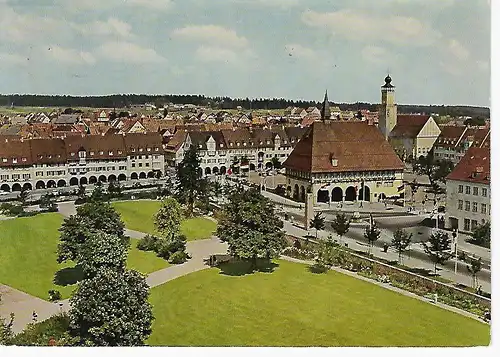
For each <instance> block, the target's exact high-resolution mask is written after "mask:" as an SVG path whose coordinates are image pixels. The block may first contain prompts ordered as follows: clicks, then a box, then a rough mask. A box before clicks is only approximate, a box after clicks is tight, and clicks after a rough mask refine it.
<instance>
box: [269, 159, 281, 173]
mask: <svg viewBox="0 0 500 357" xmlns="http://www.w3.org/2000/svg"><path fill="white" fill-rule="evenodd" d="M271 164H273V168H275V169H276V170H279V169H280V168H281V162H280V159H278V158H277V157H276V156H275V157H273V158H272V159H271Z"/></svg>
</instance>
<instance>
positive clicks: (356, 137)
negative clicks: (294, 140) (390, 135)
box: [283, 121, 404, 173]
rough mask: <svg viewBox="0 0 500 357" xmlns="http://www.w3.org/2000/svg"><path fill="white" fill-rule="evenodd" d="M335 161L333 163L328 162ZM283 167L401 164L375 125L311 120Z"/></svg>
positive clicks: (306, 169)
mask: <svg viewBox="0 0 500 357" xmlns="http://www.w3.org/2000/svg"><path fill="white" fill-rule="evenodd" d="M332 159H336V160H337V166H333V165H332ZM283 166H284V167H286V168H288V169H292V170H297V171H302V172H311V173H321V172H345V171H379V170H403V168H404V164H403V163H402V162H401V160H400V159H399V157H398V156H397V155H396V153H395V152H394V150H393V149H392V147H391V145H390V144H389V143H388V142H387V141H386V140H384V137H383V136H382V133H381V132H380V131H379V130H378V128H377V127H375V126H373V125H368V124H367V123H365V122H354V121H353V122H342V121H331V122H315V123H314V124H313V125H312V126H311V127H310V128H309V129H308V131H307V132H306V133H305V134H304V136H303V137H302V140H300V142H299V143H298V144H297V145H296V146H295V148H294V150H293V151H292V153H291V154H290V156H289V157H288V158H287V160H286V161H285V162H284V163H283Z"/></svg>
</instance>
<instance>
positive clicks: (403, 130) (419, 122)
mask: <svg viewBox="0 0 500 357" xmlns="http://www.w3.org/2000/svg"><path fill="white" fill-rule="evenodd" d="M429 118H430V115H419V114H400V115H398V117H397V123H396V126H395V127H394V129H392V131H391V133H390V136H391V137H405V138H416V137H417V135H418V133H420V130H422V128H423V127H424V125H425V123H427V121H428V120H429Z"/></svg>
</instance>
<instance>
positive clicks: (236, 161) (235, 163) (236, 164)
mask: <svg viewBox="0 0 500 357" xmlns="http://www.w3.org/2000/svg"><path fill="white" fill-rule="evenodd" d="M239 165H240V159H238V157H237V156H234V157H233V161H232V163H231V170H232V171H233V173H235V174H238V173H239V171H240V166H239Z"/></svg>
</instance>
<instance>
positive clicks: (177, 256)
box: [168, 251, 189, 264]
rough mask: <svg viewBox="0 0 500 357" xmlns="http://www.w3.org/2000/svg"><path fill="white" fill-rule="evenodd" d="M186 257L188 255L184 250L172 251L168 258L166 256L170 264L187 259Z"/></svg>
mask: <svg viewBox="0 0 500 357" xmlns="http://www.w3.org/2000/svg"><path fill="white" fill-rule="evenodd" d="M188 258H189V255H188V254H187V253H186V252H183V251H177V252H174V253H172V255H170V258H168V262H169V263H170V264H182V263H184V262H185V261H186V260H188Z"/></svg>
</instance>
